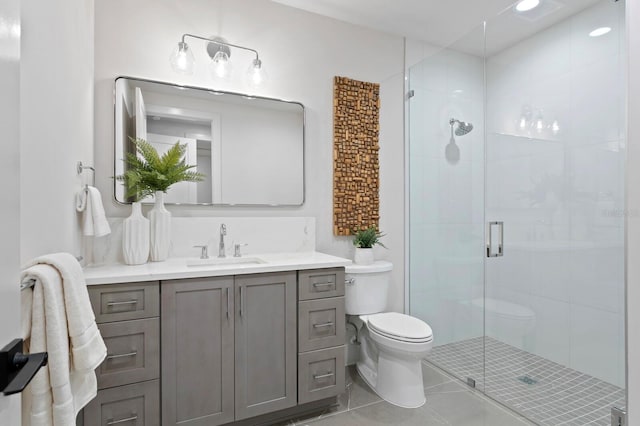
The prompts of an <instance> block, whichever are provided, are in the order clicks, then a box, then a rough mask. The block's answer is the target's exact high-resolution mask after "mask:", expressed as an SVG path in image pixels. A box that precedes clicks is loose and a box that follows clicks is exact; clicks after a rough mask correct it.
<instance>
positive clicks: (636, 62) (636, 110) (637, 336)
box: [626, 0, 640, 425]
mask: <svg viewBox="0 0 640 426" xmlns="http://www.w3.org/2000/svg"><path fill="white" fill-rule="evenodd" d="M626 8H627V12H626V29H627V31H626V35H627V36H626V41H627V47H626V53H627V60H628V63H627V67H626V70H627V84H628V91H627V99H626V101H627V123H628V126H627V140H628V145H627V165H628V166H627V168H626V178H627V206H626V207H627V210H626V213H627V215H626V218H627V220H626V245H627V253H626V257H627V262H626V264H627V271H626V272H627V274H626V278H627V298H626V301H627V336H626V337H627V410H628V412H629V419H628V424H629V425H637V424H640V262H638V258H640V168H638V167H635V166H634V165H636V164H640V128H639V127H638V126H637V123H639V122H640V2H638V1H635V0H628V1H627V2H626Z"/></svg>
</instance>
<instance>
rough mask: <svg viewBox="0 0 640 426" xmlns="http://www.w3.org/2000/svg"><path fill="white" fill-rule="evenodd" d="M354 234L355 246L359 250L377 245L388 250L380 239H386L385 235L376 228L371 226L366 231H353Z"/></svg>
mask: <svg viewBox="0 0 640 426" xmlns="http://www.w3.org/2000/svg"><path fill="white" fill-rule="evenodd" d="M353 233H354V235H355V236H354V238H353V245H354V246H356V247H357V248H372V247H373V246H375V245H376V244H377V245H379V246H381V247H384V248H387V247H386V246H385V245H384V244H382V242H381V241H380V238H382V237H384V234H383V233H381V232H378V230H377V229H376V227H375V226H370V227H369V228H366V229H361V230H356V231H353Z"/></svg>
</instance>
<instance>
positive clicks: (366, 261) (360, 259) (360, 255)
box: [353, 247, 373, 265]
mask: <svg viewBox="0 0 640 426" xmlns="http://www.w3.org/2000/svg"><path fill="white" fill-rule="evenodd" d="M353 261H354V262H355V263H356V265H371V264H372V263H373V249H372V248H358V247H356V252H355V255H354V256H353Z"/></svg>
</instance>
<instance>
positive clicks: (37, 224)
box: [20, 0, 93, 262]
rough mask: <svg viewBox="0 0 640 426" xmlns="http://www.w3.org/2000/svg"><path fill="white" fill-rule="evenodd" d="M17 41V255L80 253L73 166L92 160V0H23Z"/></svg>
mask: <svg viewBox="0 0 640 426" xmlns="http://www.w3.org/2000/svg"><path fill="white" fill-rule="evenodd" d="M21 43H22V44H21V49H22V58H21V71H20V74H21V79H20V132H21V135H20V141H21V144H20V149H21V155H20V185H21V194H20V211H21V218H22V220H21V224H20V234H21V247H20V258H21V261H22V262H25V261H27V260H28V259H29V258H31V257H34V256H37V255H41V254H44V253H48V252H58V251H66V252H69V253H72V254H73V255H75V256H78V255H82V254H83V253H82V244H81V236H80V230H79V227H78V223H79V221H78V216H77V214H76V212H75V194H76V192H77V191H79V190H80V189H81V187H82V183H83V180H82V179H81V177H79V176H77V175H76V162H77V161H83V162H84V163H85V164H88V165H92V163H93V143H92V140H93V1H92V0H90V1H87V0H60V1H55V2H41V1H36V0H24V1H23V2H22V42H21ZM85 173H86V174H87V179H88V180H87V181H88V182H90V179H91V178H90V172H89V171H87V172H85Z"/></svg>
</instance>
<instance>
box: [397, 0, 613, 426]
mask: <svg viewBox="0 0 640 426" xmlns="http://www.w3.org/2000/svg"><path fill="white" fill-rule="evenodd" d="M539 8H540V10H538V11H535V10H533V11H531V12H530V13H528V14H526V13H525V14H523V13H520V12H518V11H517V10H516V8H515V7H511V8H509V9H507V10H505V11H504V12H503V13H501V14H500V15H499V16H497V17H494V18H492V19H490V20H488V21H487V22H485V23H483V24H482V25H480V26H478V28H476V29H474V30H473V31H471V32H469V34H467V35H466V36H465V37H463V38H461V39H460V40H458V41H457V42H455V43H453V44H452V45H450V46H448V47H446V48H439V49H434V51H433V53H432V54H430V55H428V56H427V57H426V58H425V59H424V60H423V61H422V62H420V63H418V64H416V65H414V66H411V67H410V68H409V71H408V74H409V89H410V93H412V94H413V96H412V97H411V98H410V99H409V101H408V121H409V123H408V125H409V134H408V136H409V137H408V150H409V189H408V190H409V243H408V244H409V273H408V290H409V311H410V314H411V315H413V316H416V317H418V318H420V319H422V320H424V321H426V322H427V323H429V324H430V325H431V327H432V329H433V330H434V339H435V341H434V344H435V346H434V349H433V351H432V353H431V355H430V356H429V357H428V361H429V362H431V363H433V364H435V365H436V366H438V367H440V368H442V369H443V370H445V371H447V372H448V373H450V374H453V375H454V376H456V377H458V378H460V379H461V380H463V381H465V382H468V383H470V384H475V387H476V388H477V389H479V390H481V391H482V392H484V393H486V394H487V395H488V396H490V397H492V398H494V399H496V400H497V401H499V402H501V403H503V404H505V405H506V406H507V407H509V408H511V409H513V410H515V411H517V412H519V413H520V414H522V415H523V416H525V417H527V418H528V419H530V420H531V421H533V422H535V423H537V424H541V425H586V424H589V425H609V424H611V410H612V408H614V407H617V408H624V406H625V397H626V393H625V357H624V353H625V341H624V318H625V311H624V309H625V300H624V294H625V291H624V288H625V282H624V266H625V264H624V262H625V259H624V209H625V205H624V193H625V192H624V190H625V181H624V170H625V113H624V93H625V91H624V87H625V86H624V81H625V79H624V71H623V70H624V54H623V52H624V45H623V43H624V2H623V1H618V2H613V1H611V0H597V1H584V2H582V3H581V5H580V7H577V6H576V7H575V8H573V9H571V12H570V13H569V10H568V9H567V8H565V7H563V3H562V2H560V1H543V2H541V6H540V7H539ZM505 34H509V37H505Z"/></svg>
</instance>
